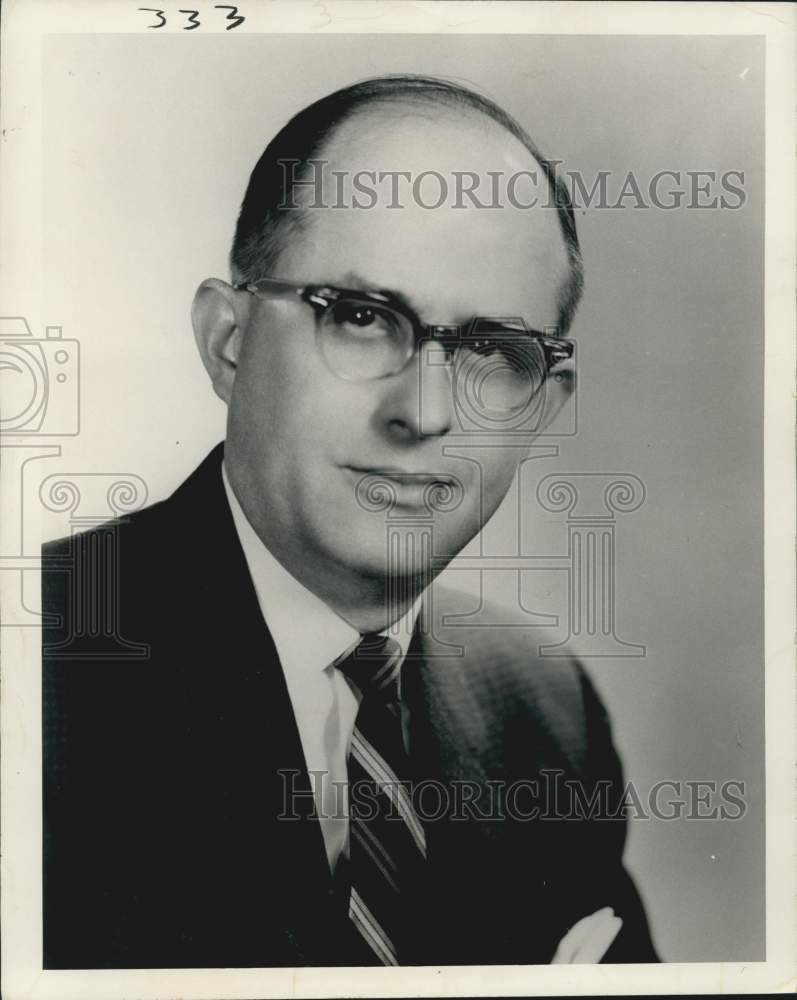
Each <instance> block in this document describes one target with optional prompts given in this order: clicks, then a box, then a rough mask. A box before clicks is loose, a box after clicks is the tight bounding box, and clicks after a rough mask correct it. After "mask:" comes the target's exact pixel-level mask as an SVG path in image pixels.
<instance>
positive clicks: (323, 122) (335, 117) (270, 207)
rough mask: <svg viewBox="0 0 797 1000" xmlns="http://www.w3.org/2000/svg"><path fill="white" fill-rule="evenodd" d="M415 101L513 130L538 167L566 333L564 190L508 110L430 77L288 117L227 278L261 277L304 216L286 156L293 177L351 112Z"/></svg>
mask: <svg viewBox="0 0 797 1000" xmlns="http://www.w3.org/2000/svg"><path fill="white" fill-rule="evenodd" d="M413 100H417V101H419V102H421V103H426V104H429V103H431V104H440V103H443V104H447V105H448V106H450V107H459V108H469V109H471V110H473V111H477V112H481V113H482V114H484V115H486V116H487V117H488V118H490V119H492V120H493V121H494V122H497V123H498V124H499V125H502V126H503V127H504V128H505V129H506V130H507V132H509V133H510V134H511V135H513V136H515V138H516V139H518V140H519V141H520V142H521V143H522V144H523V145H524V146H525V147H526V149H527V150H528V151H529V152H530V153H531V155H532V156H533V157H534V159H535V160H536V161H537V163H538V164H539V165H540V167H541V168H542V170H543V173H544V174H545V176H546V178H547V180H548V183H549V185H550V188H551V193H552V195H553V198H554V202H555V205H556V210H557V213H558V215H559V223H560V226H561V229H562V235H563V236H564V240H565V244H566V247H567V255H568V260H569V265H570V266H569V276H568V279H567V281H566V282H565V283H564V286H563V288H562V289H561V291H560V299H559V326H560V328H561V332H562V333H566V332H567V330H568V328H569V327H570V324H571V322H572V320H573V315H574V313H575V311H576V306H577V305H578V302H579V299H580V297H581V291H582V288H583V284H584V270H583V265H582V261H581V251H580V248H579V243H578V235H577V234H576V221H575V216H574V213H573V205H572V203H571V201H570V196H569V194H568V191H567V188H566V187H565V185H564V184H563V183H562V182H561V180H559V179H558V178H557V176H556V172H555V168H554V166H553V164H552V163H550V162H549V161H548V160H546V159H545V157H544V156H543V155H542V154H541V153H540V151H539V150H538V149H537V147H536V146H535V145H534V143H533V142H532V140H531V138H530V136H529V135H528V134H527V133H526V131H525V130H524V129H523V128H522V127H521V126H520V125H519V124H518V122H516V121H515V119H514V118H513V117H512V116H511V115H509V114H507V113H506V112H505V111H503V110H502V109H501V108H499V107H498V105H497V104H495V103H494V102H493V101H491V100H490V99H489V98H487V97H482V96H481V95H480V94H477V93H475V92H474V91H472V90H469V89H467V88H466V87H462V86H460V85H459V84H455V83H451V82H449V81H447V80H441V79H437V78H435V77H428V76H414V75H404V74H401V75H395V76H381V77H376V78H374V79H371V80H364V81H362V82H361V83H355V84H352V85H351V86H349V87H344V88H343V89H342V90H337V91H335V92H334V93H333V94H329V95H328V96H326V97H322V98H321V99H320V100H318V101H315V102H314V103H313V104H310V105H308V107H306V108H304V109H303V110H302V111H300V112H299V113H298V114H296V115H295V116H294V117H293V118H291V120H290V121H289V122H288V124H287V125H285V126H284V127H283V128H282V129H281V130H280V131H279V132H278V133H277V135H276V136H275V137H274V138H273V139H272V140H271V142H270V143H269V144H268V146H267V147H266V149H265V151H264V152H263V155H262V156H261V157H260V159H259V160H258V161H257V164H256V166H255V168H254V170H253V171H252V175H251V177H250V178H249V185H248V187H247V189H246V194H245V195H244V199H243V202H242V204H241V211H240V214H239V216H238V224H237V226H236V229H235V238H234V240H233V245H232V252H231V254H230V266H231V270H232V273H233V280H235V281H236V282H243V281H256V280H257V279H258V278H261V277H264V276H265V275H267V274H268V272H269V271H270V270H271V269H272V268H273V267H274V265H275V263H276V261H277V258H278V257H279V254H280V251H281V250H282V248H283V247H284V245H285V241H286V237H287V236H288V235H289V234H290V233H291V232H293V231H295V230H296V229H298V228H299V227H300V226H301V225H302V223H303V221H304V213H303V212H301V211H299V210H297V209H296V208H291V207H286V206H288V205H291V203H292V192H291V191H285V181H286V175H287V173H288V171H286V170H285V167H284V163H285V161H294V163H296V161H298V164H296V167H295V169H294V170H293V171H292V177H293V181H294V182H295V180H297V179H302V178H303V176H304V174H303V170H305V168H306V166H307V163H308V161H309V160H312V159H313V158H315V157H318V155H319V152H320V150H321V148H322V146H323V145H324V143H325V142H326V141H327V139H329V138H330V137H331V136H332V135H333V133H334V131H335V129H336V128H338V126H339V125H342V124H343V122H345V121H346V120H347V119H349V118H350V117H351V116H352V115H354V114H355V113H356V112H358V111H360V110H361V109H363V108H365V107H367V106H368V105H372V104H380V103H383V104H389V103H402V102H404V103H406V102H407V101H413ZM281 206H282V207H281Z"/></svg>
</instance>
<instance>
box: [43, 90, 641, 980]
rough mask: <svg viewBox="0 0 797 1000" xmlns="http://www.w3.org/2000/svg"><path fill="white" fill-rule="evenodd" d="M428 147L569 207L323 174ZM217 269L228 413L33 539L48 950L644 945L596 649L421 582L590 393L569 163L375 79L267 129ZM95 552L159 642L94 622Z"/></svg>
mask: <svg viewBox="0 0 797 1000" xmlns="http://www.w3.org/2000/svg"><path fill="white" fill-rule="evenodd" d="M319 167H320V169H321V173H320V174H319V173H317V172H316V171H317V170H318V169H319ZM424 172H426V177H427V178H428V177H433V178H435V179H438V178H439V177H443V178H446V177H448V178H456V177H459V178H460V179H461V178H462V177H463V176H465V177H467V178H468V180H469V183H470V182H473V183H474V184H475V182H477V181H479V182H480V181H485V182H487V181H488V180H489V181H493V180H494V179H495V178H496V177H498V178H499V180H500V179H501V178H502V177H515V178H517V177H518V176H520V175H521V174H522V175H524V176H525V177H527V178H533V177H534V176H536V175H539V176H541V177H542V186H543V188H544V189H545V190H547V191H549V192H551V193H554V194H555V195H556V196H557V197H556V198H555V199H553V205H554V206H555V207H554V208H553V209H552V208H551V206H550V204H549V205H547V206H546V205H545V204H544V203H543V201H542V199H540V201H539V203H538V204H536V205H535V206H534V207H525V206H528V205H529V204H530V203H531V199H526V198H524V200H523V205H521V204H520V199H519V198H517V197H515V198H511V199H508V200H506V199H505V200H503V201H502V202H501V204H500V205H499V206H498V207H497V208H495V209H487V210H484V209H480V208H479V207H478V206H477V205H476V204H475V203H474V202H473V200H472V199H471V200H470V201H468V202H467V203H465V202H464V199H462V200H461V201H462V203H458V202H454V203H450V202H449V203H446V204H441V205H440V206H439V207H437V208H435V209H434V210H430V209H429V208H428V202H427V201H425V196H424V198H421V197H420V196H418V197H415V198H409V199H405V200H404V201H403V203H402V204H399V203H398V200H397V193H398V190H397V189H393V190H391V192H390V196H389V197H387V198H385V197H376V198H373V199H369V203H368V204H367V205H366V206H363V207H358V205H355V204H354V201H353V200H349V199H348V197H347V196H345V195H341V191H343V187H336V188H335V190H334V191H332V192H328V193H327V194H326V195H325V192H324V190H323V188H324V185H325V184H327V183H334V184H335V185H340V184H341V183H344V184H345V182H347V181H348V180H349V179H351V178H355V177H359V178H360V181H362V178H363V176H367V177H370V178H372V179H376V180H377V181H378V180H379V178H380V177H382V178H385V177H389V178H390V179H391V181H393V180H396V179H398V180H400V179H401V178H402V177H404V178H409V179H410V180H412V179H413V178H416V179H417V178H418V177H420V176H421V175H422V174H424ZM319 177H320V178H321V183H320V186H319ZM411 190H412V191H413V192H414V193H415V194H416V195H417V194H418V193H419V192H420V188H417V189H416V188H415V187H413V188H412V189H411ZM507 191H508V189H507ZM333 201H334V206H333V204H331V202H333ZM232 271H233V281H232V283H231V284H228V283H226V282H223V281H219V280H208V281H205V282H203V284H202V285H201V286H200V289H199V291H198V292H197V295H196V298H195V301H194V306H193V323H194V329H195V333H196V338H197V343H198V346H199V350H200V352H201V355H202V359H203V361H204V364H205V367H206V368H207V371H208V374H209V376H210V378H211V381H212V384H213V388H214V390H215V391H216V393H217V394H218V395H219V396H220V397H221V398H222V399H223V400H224V401H225V403H226V404H227V406H228V424H227V435H226V440H225V442H224V445H223V446H219V447H218V448H217V449H215V450H214V452H213V453H211V455H210V456H209V457H208V458H207V459H206V461H205V462H204V463H203V464H202V465H201V466H200V468H199V469H198V470H197V471H196V472H195V473H194V474H193V475H192V476H191V477H190V478H189V479H188V480H187V482H186V483H184V484H183V485H182V486H181V487H180V488H179V489H178V490H177V492H176V493H175V494H174V495H173V496H172V497H171V498H170V499H169V500H167V501H165V502H163V503H161V504H157V505H156V506H154V507H152V508H149V509H147V510H144V511H141V512H139V513H138V514H136V515H133V516H132V517H130V518H129V519H128V520H127V522H126V523H122V524H113V525H110V526H106V527H105V528H104V529H98V530H97V531H95V532H90V533H87V534H86V535H83V536H79V537H76V538H73V539H71V540H66V541H64V542H61V543H56V544H54V545H52V546H49V547H48V550H47V553H46V564H45V572H44V610H45V613H46V614H47V615H48V616H52V617H50V618H48V621H52V622H57V623H58V624H54V625H52V626H51V627H48V628H47V629H45V637H44V638H45V650H44V651H45V660H44V663H45V668H44V669H45V673H44V684H45V687H44V690H45V709H44V710H45V716H44V734H45V746H44V796H45V799H44V828H45V853H44V861H45V867H44V893H45V898H44V921H45V923H44V958H45V966H46V967H49V968H68V967H73V968H74V967H164V966H183V967H185V966H194V967H197V966H198V967H208V966H233V967H235V966H249V967H252V966H297V965H369V964H370V965H379V964H385V965H395V964H408V965H412V964H419V965H420V964H432V965H442V964H471V963H547V962H550V961H598V960H600V959H601V958H602V959H603V960H605V961H655V960H656V956H655V953H654V950H653V946H652V944H651V941H650V936H649V933H648V929H647V923H646V920H645V916H644V913H643V910H642V906H641V903H640V901H639V898H638V896H637V893H636V891H635V889H634V887H633V885H632V883H631V881H630V879H629V877H628V875H627V874H626V872H625V870H624V868H623V866H622V860H621V855H622V849H623V841H624V821H623V819H622V807H621V799H622V779H621V775H620V767H619V763H618V760H617V757H616V754H615V752H614V749H613V747H612V743H611V739H610V734H609V729H608V723H607V719H606V715H605V712H604V711H603V708H602V706H601V704H600V702H599V700H598V698H597V696H596V694H595V692H594V690H593V688H592V686H591V684H590V682H589V680H588V679H587V677H586V675H585V673H584V671H583V670H582V669H581V667H580V666H579V665H578V664H577V663H575V662H572V661H569V660H566V659H564V660H563V659H556V660H545V659H543V658H541V657H539V656H538V655H537V643H538V641H539V640H538V639H537V637H536V636H533V635H532V634H531V633H530V632H529V631H528V630H519V629H516V628H513V629H511V630H497V629H495V628H492V629H490V628H456V627H455V624H451V623H449V624H446V618H447V616H450V614H451V613H452V612H453V611H455V610H456V608H457V607H458V606H461V600H460V599H458V598H457V597H456V595H452V594H448V593H446V592H444V591H442V590H441V589H440V588H438V587H436V586H434V585H430V582H431V578H432V577H433V576H434V575H435V574H436V573H438V572H439V571H440V569H441V568H442V567H443V566H444V565H445V564H446V562H447V561H449V560H450V559H451V558H452V557H453V556H454V555H455V554H456V553H458V552H459V551H461V550H462V548H463V547H464V546H465V545H466V544H467V543H468V542H469V541H470V540H471V539H472V538H473V537H474V535H475V534H476V533H477V532H478V531H479V530H480V528H481V527H482V526H483V525H484V523H485V522H486V521H487V520H488V519H489V517H491V516H492V514H493V513H494V512H495V510H496V508H497V507H498V505H499V503H500V502H501V500H502V499H503V497H504V496H505V494H506V492H507V489H508V488H509V486H510V484H511V482H512V479H513V477H514V475H515V472H516V469H517V465H518V462H519V460H520V458H521V457H522V449H519V448H518V447H517V446H513V447H506V446H504V445H505V442H503V441H502V434H503V433H504V431H505V429H506V427H507V425H508V422H510V423H511V426H512V427H513V428H514V429H515V430H517V429H518V428H519V429H520V430H521V431H523V430H524V429H525V430H527V431H528V435H527V440H528V441H531V440H533V435H534V433H537V432H539V430H540V429H541V428H542V427H543V426H545V425H546V424H547V423H548V422H549V421H550V420H551V419H552V418H553V416H554V415H555V413H556V412H557V410H558V409H559V408H560V407H561V406H563V405H564V404H565V403H566V402H567V399H568V396H569V394H570V392H571V391H572V385H573V375H572V360H571V358H570V354H571V350H570V347H569V343H568V342H567V341H566V340H565V339H564V338H563V336H562V335H563V334H564V333H566V330H567V327H568V325H569V323H570V320H571V318H572V314H573V312H574V310H575V306H576V303H577V301H578V297H579V293H580V288H581V261H580V255H579V249H578V241H577V238H576V234H575V225H574V221H573V216H572V210H571V209H570V206H569V202H568V201H567V199H566V195H565V194H564V193H563V192H562V191H561V190H560V189H559V188H558V187H557V185H556V181H555V179H554V177H553V171H552V169H551V167H550V165H549V164H548V163H547V162H546V161H545V160H544V159H543V158H542V156H541V155H540V154H539V152H538V151H537V150H536V149H535V147H534V146H533V145H532V143H531V140H530V139H529V138H528V136H526V135H525V133H524V132H523V131H522V130H521V129H520V127H519V126H518V125H517V124H516V123H515V122H514V121H513V120H512V119H510V118H509V117H508V116H506V115H505V114H504V113H503V112H502V111H501V110H500V109H499V108H497V107H496V106H495V105H494V104H492V103H491V102H489V101H486V100H485V99H483V98H481V97H479V96H478V95H476V94H474V93H472V92H470V91H468V90H464V89H463V88H460V87H458V86H454V85H452V84H449V83H445V82H443V81H439V80H434V79H427V78H419V77H389V78H382V79H378V80H372V81H366V82H365V83H363V84H358V85H355V86H353V87H350V88H347V89H345V90H343V91H339V92H337V93H336V94H333V95H331V96H329V97H327V98H324V99H322V100H321V101H319V102H317V103H316V104H314V105H312V106H310V107H309V108H306V109H305V110H304V111H302V112H301V113H300V114H299V115H297V116H296V117H295V118H294V119H293V120H292V121H291V122H289V123H288V125H286V126H285V128H284V129H283V130H282V131H281V132H280V133H279V135H278V136H277V137H276V138H275V139H274V140H273V141H272V143H271V144H270V145H269V146H268V147H267V149H266V151H265V152H264V154H263V156H262V157H261V160H260V161H259V163H258V165H257V166H256V168H255V170H254V172H253V174H252V177H251V179H250V183H249V187H248V190H247V192H246V196H245V198H244V201H243V205H242V208H241V213H240V217H239V221H238V227H237V231H236V235H235V241H234V245H233V251H232ZM468 407H470V408H469V409H468ZM474 407H475V409H476V410H478V413H477V414H476V416H477V417H479V416H480V417H481V422H479V420H476V422H475V423H474V419H473V418H474ZM535 407H536V409H535ZM466 410H467V411H468V413H469V414H470V422H468V423H463V419H464V418H463V413H465V411H466ZM524 421H525V423H524ZM485 434H487V436H485ZM490 435H492V436H491V437H490ZM521 436H522V435H521ZM512 441H513V444H515V445H516V444H517V438H516V437H515V438H513V439H512ZM452 442H455V443H456V444H457V445H458V447H456V448H454V447H451V443H452ZM485 443H488V444H489V445H490V446H489V447H483V445H484V444H485ZM469 445H470V446H474V447H473V448H472V450H471V452H470V453H469V452H468V446H469ZM474 457H475V460H474ZM103 560H104V562H103ZM108 560H111V561H112V563H113V570H112V572H111V576H110V581H109V583H108V585H107V588H106V589H105V590H104V591H103V593H105V594H107V595H108V596H107V599H108V600H110V601H112V602H114V606H115V607H116V606H118V609H119V615H118V621H119V635H120V637H121V638H122V639H123V640H124V641H126V642H129V643H132V644H135V643H139V644H144V645H146V648H147V656H146V658H143V659H139V660H135V659H132V660H130V659H125V658H124V657H123V656H121V657H114V656H110V655H108V654H106V653H103V652H102V650H101V649H100V644H99V642H98V638H97V634H96V630H94V632H92V629H91V628H84V629H82V630H81V629H77V628H76V627H75V624H74V623H75V621H76V620H77V619H80V617H81V614H82V615H83V616H84V617H85V613H86V611H85V608H84V603H85V602H86V601H89V602H90V601H91V599H92V598H91V596H89V597H87V594H89V595H90V593H91V588H92V585H93V586H94V589H95V590H97V588H98V587H99V584H97V583H96V580H97V579H99V576H98V574H100V573H101V572H103V566H104V567H105V571H106V572H107V567H108V565H109V563H108ZM103 579H105V578H103ZM94 598H95V599H96V594H95V595H94ZM81 602H84V603H81ZM422 606H423V610H421V608H422ZM560 779H561V780H563V781H564V782H566V783H567V787H568V788H570V789H572V788H577V789H578V790H579V793H580V794H581V796H582V805H583V801H589V800H591V798H592V796H593V794H596V793H600V794H601V795H603V799H602V802H603V805H602V807H601V809H602V811H601V810H599V812H600V815H594V814H591V813H590V810H586V811H585V810H584V809H583V808H582V809H581V810H578V809H575V808H574V807H573V804H572V803H571V805H570V806H569V807H568V806H566V805H565V806H562V805H561V803H560V804H559V805H556V804H552V802H551V788H552V787H553V786H552V782H553V783H554V785H556V782H558V781H559V780H560ZM556 787H560V786H558V785H557V786H556ZM562 787H563V786H562ZM429 790H431V791H432V794H433V795H437V797H438V798H437V800H436V801H434V802H431V803H430V796H429V795H428V794H426V795H424V794H422V792H425V793H428V792H429ZM524 795H525V797H524Z"/></svg>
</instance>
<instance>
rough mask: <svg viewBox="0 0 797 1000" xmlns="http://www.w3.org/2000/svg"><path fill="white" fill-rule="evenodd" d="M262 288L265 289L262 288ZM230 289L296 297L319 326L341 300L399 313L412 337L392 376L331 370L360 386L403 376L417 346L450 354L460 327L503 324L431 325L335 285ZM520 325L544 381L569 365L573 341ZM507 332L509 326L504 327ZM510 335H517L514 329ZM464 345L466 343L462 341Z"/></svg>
mask: <svg viewBox="0 0 797 1000" xmlns="http://www.w3.org/2000/svg"><path fill="white" fill-rule="evenodd" d="M262 286H265V287H262ZM233 288H234V289H235V291H237V292H248V293H249V294H250V295H254V296H255V297H256V298H259V299H260V300H261V301H264V300H265V298H266V296H265V295H261V294H259V293H260V292H261V291H264V292H268V291H270V292H272V293H273V294H276V295H280V294H282V295H285V294H289V295H290V294H295V295H297V296H298V297H299V298H300V299H301V300H302V301H303V302H305V303H307V305H309V306H311V307H312V308H313V309H314V310H315V312H316V322H318V321H319V320H320V319H321V317H322V316H323V314H324V312H325V311H326V310H327V309H329V308H331V307H332V306H333V305H335V303H336V302H340V301H342V300H344V299H347V298H351V299H353V300H354V301H355V302H361V303H363V304H364V305H374V306H383V307H387V308H388V309H391V310H392V311H393V312H395V313H398V314H399V315H401V316H403V317H404V318H405V319H407V320H409V322H410V325H411V327H412V331H413V334H414V341H413V348H412V351H411V353H410V354H409V355H408V356H407V358H406V360H405V361H404V364H403V365H402V366H401V368H399V369H398V370H397V371H395V372H388V373H386V374H385V375H378V376H375V377H373V378H364V379H347V378H346V377H345V376H344V375H341V374H340V373H339V372H336V371H334V369H332V371H333V374H335V375H336V376H337V377H338V378H340V379H342V380H343V381H351V382H355V381H363V382H377V381H379V380H380V379H383V378H390V377H392V376H393V375H398V374H400V373H401V372H403V371H404V370H405V369H406V367H407V365H408V364H409V363H410V361H411V360H412V359H413V357H414V356H415V355H416V354H417V352H418V346H419V345H420V344H421V343H423V342H424V341H430V340H432V341H435V342H437V343H439V344H441V345H442V346H443V347H444V348H446V349H449V350H452V349H453V348H454V347H455V346H456V345H459V344H462V342H463V337H462V334H461V331H462V329H463V327H465V326H467V327H469V328H472V327H473V326H474V324H475V323H477V322H479V321H487V320H490V321H491V322H494V323H496V324H499V325H500V324H501V323H504V322H505V321H506V319H507V318H506V317H505V318H503V319H502V318H500V317H492V316H473V317H471V319H470V320H469V321H468V323H467V324H459V325H454V324H452V325H448V326H446V325H441V324H434V323H424V322H423V321H422V320H421V318H420V316H418V314H417V313H416V312H415V310H414V309H412V308H411V307H410V306H408V305H407V304H406V303H405V302H403V301H402V300H401V299H399V298H397V297H396V296H395V295H391V294H390V293H389V292H377V291H363V290H361V289H353V288H339V287H337V286H335V285H328V284H320V285H319V284H302V283H297V282H293V281H283V280H282V279H281V278H270V277H264V278H260V279H258V281H251V282H241V283H239V284H236V285H233ZM518 319H520V321H521V322H522V323H523V326H524V328H525V331H524V333H523V336H527V337H528V338H529V339H530V340H533V341H534V342H535V343H538V344H539V346H540V347H541V348H542V352H543V355H544V358H545V377H546V378H547V377H548V376H549V375H550V374H551V370H552V369H553V368H554V367H555V366H556V365H559V364H562V363H563V362H565V361H569V360H571V359H572V357H573V353H574V350H575V341H572V340H569V339H567V338H566V337H558V336H557V337H552V336H549V335H548V334H546V333H544V332H542V331H541V330H536V329H534V328H533V327H529V326H528V324H527V323H526V321H525V319H523V318H522V317H512V320H513V322H517V320H518ZM507 329H508V330H509V326H508V324H507ZM512 332H514V333H517V332H518V331H517V330H516V329H515V330H513V331H512ZM465 342H467V341H465ZM321 355H322V357H323V356H324V353H323V351H321Z"/></svg>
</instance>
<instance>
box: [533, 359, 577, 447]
mask: <svg viewBox="0 0 797 1000" xmlns="http://www.w3.org/2000/svg"><path fill="white" fill-rule="evenodd" d="M575 388H576V366H575V361H574V360H573V359H572V358H569V359H568V360H567V361H562V362H561V363H560V364H558V365H554V367H553V368H552V369H551V371H550V373H549V375H548V378H547V381H546V383H545V388H544V390H543V391H544V393H545V400H544V405H543V410H542V414H541V419H540V422H539V425H538V428H539V429H538V431H537V433H538V434H542V433H544V432H545V431H547V430H548V427H549V426H550V425H551V424H552V423H553V421H554V418H555V417H556V415H557V414H558V413H559V411H560V410H561V409H562V407H563V406H564V405H565V404H566V403H567V401H568V400H569V399H570V397H571V396H572V395H573V393H574V392H575Z"/></svg>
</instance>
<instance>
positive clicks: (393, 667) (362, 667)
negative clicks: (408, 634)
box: [337, 634, 401, 698]
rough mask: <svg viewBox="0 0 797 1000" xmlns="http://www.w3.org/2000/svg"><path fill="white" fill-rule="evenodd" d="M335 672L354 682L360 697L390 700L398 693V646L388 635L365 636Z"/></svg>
mask: <svg viewBox="0 0 797 1000" xmlns="http://www.w3.org/2000/svg"><path fill="white" fill-rule="evenodd" d="M337 666H338V669H339V670H341V671H343V673H344V674H345V675H346V676H347V677H348V678H349V680H352V681H354V683H355V684H356V685H357V687H358V688H359V689H360V691H361V692H362V694H363V697H365V695H367V694H377V693H378V694H379V695H380V696H381V697H383V698H389V697H391V696H392V695H393V694H395V693H397V689H398V676H399V671H400V670H401V646H399V644H398V643H397V642H396V640H395V639H391V638H390V636H387V635H377V634H369V635H364V636H363V637H362V639H361V640H360V642H359V643H358V644H357V646H356V647H355V649H354V650H353V651H352V652H351V653H349V655H348V656H347V657H346V658H345V659H344V660H342V661H341V662H340V663H339V664H338V665H337Z"/></svg>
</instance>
